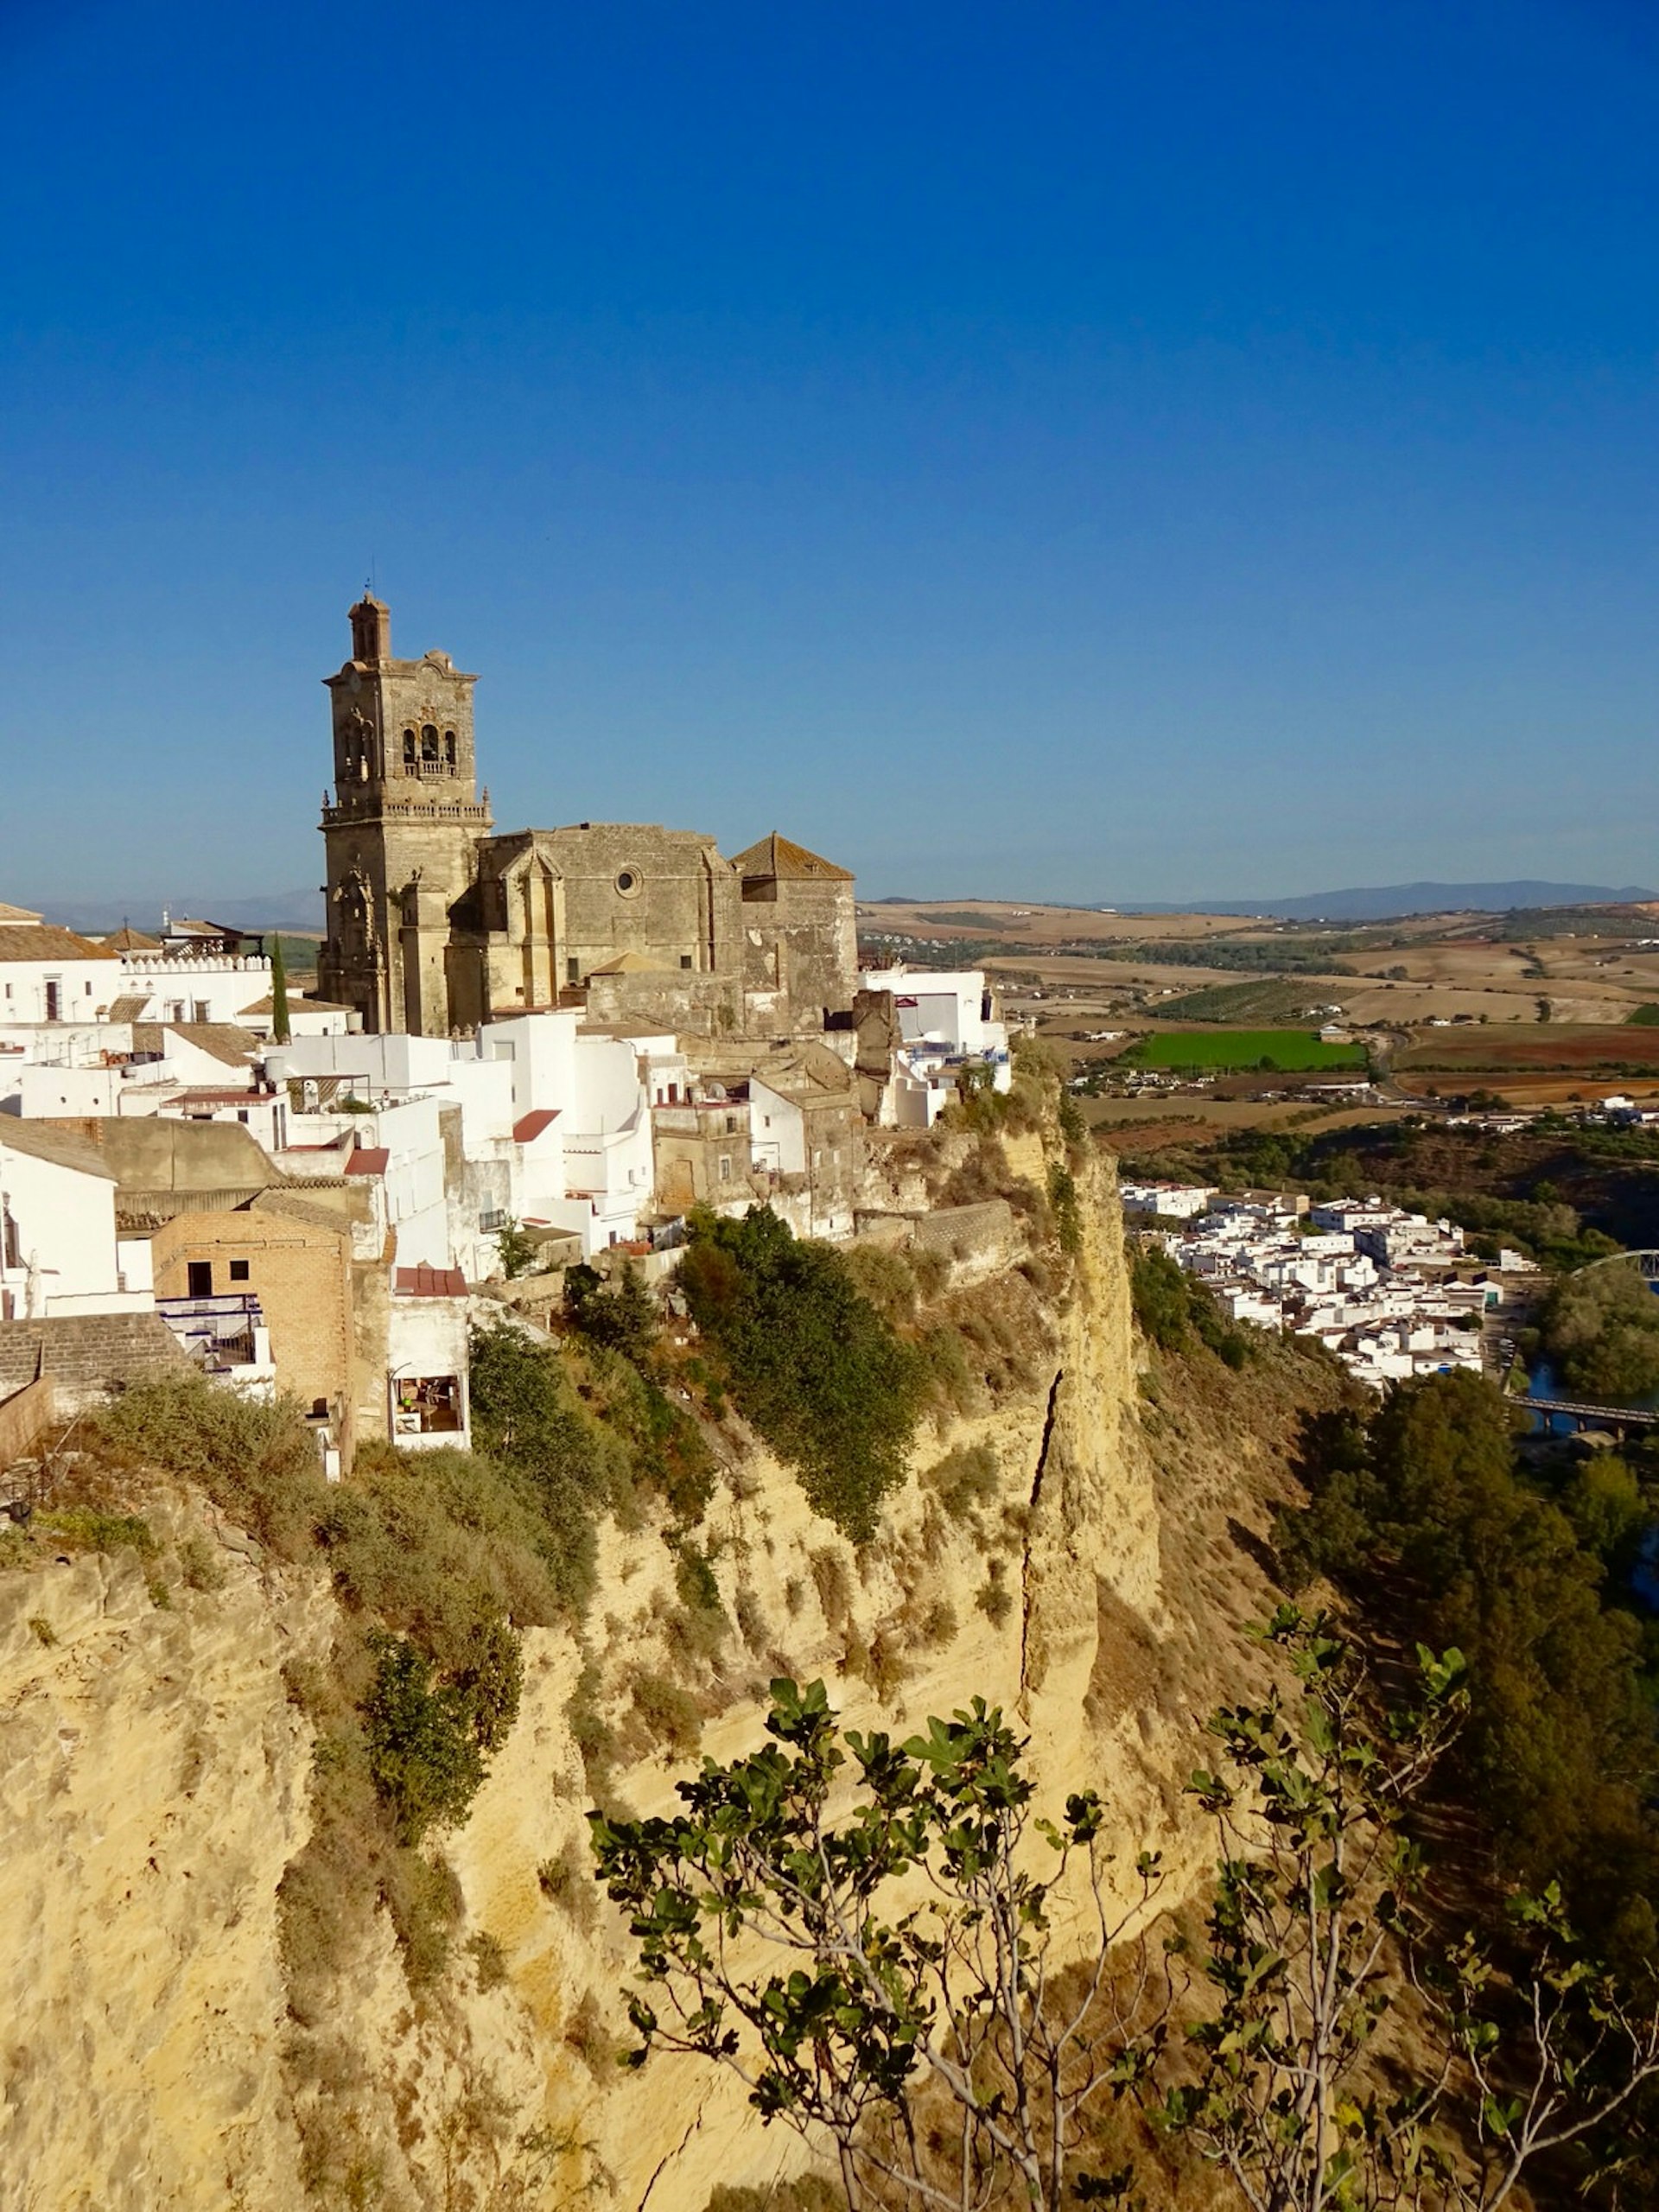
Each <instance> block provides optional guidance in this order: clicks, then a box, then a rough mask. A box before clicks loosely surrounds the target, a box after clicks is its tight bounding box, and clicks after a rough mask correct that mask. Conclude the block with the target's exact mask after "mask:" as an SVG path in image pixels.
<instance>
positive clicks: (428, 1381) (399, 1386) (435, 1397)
mask: <svg viewBox="0 0 1659 2212" xmlns="http://www.w3.org/2000/svg"><path fill="white" fill-rule="evenodd" d="M386 1419H387V1424H388V1427H389V1428H390V1431H391V1440H392V1442H393V1443H394V1444H396V1445H397V1446H399V1447H400V1448H401V1449H402V1450H404V1451H405V1452H423V1451H432V1450H435V1449H436V1448H438V1447H440V1446H443V1445H446V1444H451V1445H454V1446H457V1447H458V1448H459V1449H460V1450H461V1451H463V1452H464V1451H466V1450H467V1449H468V1448H469V1446H470V1445H471V1443H472V1408H471V1404H470V1402H469V1400H468V1396H467V1285H466V1281H465V1279H464V1278H463V1277H462V1275H461V1270H460V1269H459V1268H393V1270H392V1277H391V1303H390V1306H389V1308H388V1312H387V1317H386Z"/></svg>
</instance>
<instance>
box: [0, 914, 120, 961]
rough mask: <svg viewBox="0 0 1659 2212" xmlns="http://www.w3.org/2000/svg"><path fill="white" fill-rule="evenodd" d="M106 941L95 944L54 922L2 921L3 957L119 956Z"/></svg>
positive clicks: (0, 955)
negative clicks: (6, 922) (10, 923)
mask: <svg viewBox="0 0 1659 2212" xmlns="http://www.w3.org/2000/svg"><path fill="white" fill-rule="evenodd" d="M120 957H121V956H120V954H119V953H118V952H113V951H111V949H110V947H109V946H108V945H107V944H93V943H92V939H91V938H86V937H77V936H76V934H75V932H74V931H73V930H60V929H59V928H58V926H57V925H56V924H55V923H54V922H16V923H13V924H12V925H10V927H9V928H8V927H6V926H4V925H3V921H0V960H119V958H120Z"/></svg>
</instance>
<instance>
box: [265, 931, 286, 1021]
mask: <svg viewBox="0 0 1659 2212" xmlns="http://www.w3.org/2000/svg"><path fill="white" fill-rule="evenodd" d="M289 1033H290V1031H289V1015H288V968H287V964H286V963H285V962H284V961H283V939H282V933H281V931H278V932H277V935H276V936H275V937H274V938H272V939H271V943H270V1036H271V1042H272V1043H273V1044H276V1045H286V1044H287V1042H288V1040H289Z"/></svg>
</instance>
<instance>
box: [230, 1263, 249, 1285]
mask: <svg viewBox="0 0 1659 2212" xmlns="http://www.w3.org/2000/svg"><path fill="white" fill-rule="evenodd" d="M231 1281H232V1282H246V1281H248V1262H246V1261H245V1260H232V1262H231Z"/></svg>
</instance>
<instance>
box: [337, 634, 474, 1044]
mask: <svg viewBox="0 0 1659 2212" xmlns="http://www.w3.org/2000/svg"><path fill="white" fill-rule="evenodd" d="M350 619H351V625H352V657H351V658H350V659H349V660H348V661H347V662H346V664H345V665H344V666H343V667H342V668H341V669H340V673H339V674H338V675H337V676H326V677H324V678H323V682H324V683H326V684H327V687H328V690H329V693H330V695H331V700H332V704H333V709H334V794H333V797H332V798H330V797H329V796H328V795H327V793H325V795H324V799H323V809H322V835H323V842H324V844H325V846H326V847H327V856H328V882H327V898H328V916H327V932H328V933H327V942H326V943H325V944H324V945H323V948H322V950H321V954H320V955H319V957H318V962H317V988H318V991H319V994H320V995H321V996H322V997H323V998H325V999H332V1000H334V1001H338V1002H339V1003H340V1004H341V1005H343V1006H352V1007H356V1008H357V1009H358V1010H359V1013H360V1014H362V1017H363V1027H365V1029H371V1030H407V1031H410V1032H412V1033H415V1034H416V1035H421V1036H429V1037H430V1036H437V1037H442V1036H447V1035H448V1033H449V1030H450V1028H451V1027H452V1026H453V1025H452V1021H451V1016H450V990H449V976H448V950H449V940H450V927H451V925H450V918H449V910H450V908H451V906H454V902H455V901H456V899H459V898H461V895H462V894H463V893H465V892H466V891H467V889H468V888H469V887H470V886H471V885H472V883H473V882H474V879H475V877H476V875H477V872H478V844H479V840H480V838H483V837H486V836H488V834H489V831H490V826H491V824H490V809H489V794H488V792H487V791H486V792H485V793H484V795H483V798H482V799H481V800H480V796H479V792H478V789H477V769H476V765H475V762H474V753H473V686H474V683H477V681H478V678H477V677H475V676H466V675H463V674H462V673H461V671H460V670H459V669H457V668H456V667H455V666H454V663H453V662H452V661H451V660H450V658H449V656H448V653H441V652H429V653H427V654H425V655H424V656H423V658H421V659H420V660H397V659H395V658H393V656H392V651H391V610H390V609H389V608H388V607H386V606H385V604H384V603H383V602H382V601H379V600H378V599H375V598H372V597H371V596H370V595H369V594H366V593H365V595H364V597H363V598H362V599H360V600H359V601H358V603H357V605H356V606H355V607H353V608H352V610H351V618H350Z"/></svg>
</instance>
